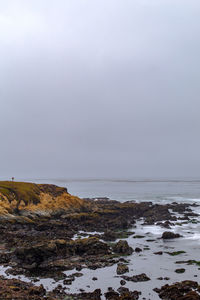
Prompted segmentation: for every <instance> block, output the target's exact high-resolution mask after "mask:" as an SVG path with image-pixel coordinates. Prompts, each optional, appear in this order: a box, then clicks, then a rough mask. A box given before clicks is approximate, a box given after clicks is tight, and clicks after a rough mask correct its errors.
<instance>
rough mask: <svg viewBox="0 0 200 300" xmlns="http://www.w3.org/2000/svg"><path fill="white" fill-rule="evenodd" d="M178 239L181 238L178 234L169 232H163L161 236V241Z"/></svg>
mask: <svg viewBox="0 0 200 300" xmlns="http://www.w3.org/2000/svg"><path fill="white" fill-rule="evenodd" d="M179 237H181V235H180V234H179V233H173V232H171V231H165V232H163V234H162V239H163V240H167V239H175V238H179Z"/></svg>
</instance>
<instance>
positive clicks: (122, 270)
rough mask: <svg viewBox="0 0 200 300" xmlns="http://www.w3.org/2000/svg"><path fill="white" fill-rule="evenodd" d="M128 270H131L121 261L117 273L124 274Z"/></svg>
mask: <svg viewBox="0 0 200 300" xmlns="http://www.w3.org/2000/svg"><path fill="white" fill-rule="evenodd" d="M126 272H129V268H128V266H127V265H125V264H121V263H119V264H118V265H117V274H118V275H121V274H124V273H126Z"/></svg>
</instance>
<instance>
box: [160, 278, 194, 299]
mask: <svg viewBox="0 0 200 300" xmlns="http://www.w3.org/2000/svg"><path fill="white" fill-rule="evenodd" d="M154 291H155V292H157V293H158V294H159V297H160V298H161V299H166V300H200V296H199V294H198V293H197V291H198V283H197V282H195V281H191V280H185V281H182V282H177V283H175V284H172V285H168V284H166V285H164V286H162V287H161V289H157V288H156V289H154Z"/></svg>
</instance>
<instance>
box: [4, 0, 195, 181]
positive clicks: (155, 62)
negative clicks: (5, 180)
mask: <svg viewBox="0 0 200 300" xmlns="http://www.w3.org/2000/svg"><path fill="white" fill-rule="evenodd" d="M0 104H1V105H0V141H1V143H0V154H1V155H0V177H1V178H2V177H5V176H16V177H20V176H21V177H31V176H36V177H44V176H46V177H57V176H58V177H68V178H69V177H111V176H114V177H137V176H144V177H151V176H153V177H159V176H172V177H174V176H187V177H188V176H199V177H200V1H199V0H187V1H185V0H57V1H55V0H28V1H27V0H24V1H23V0H21V1H20V0H0Z"/></svg>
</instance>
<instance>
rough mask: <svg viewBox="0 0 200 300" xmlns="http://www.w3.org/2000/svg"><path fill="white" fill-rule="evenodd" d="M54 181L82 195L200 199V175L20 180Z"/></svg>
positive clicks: (199, 200) (118, 197) (116, 197)
mask: <svg viewBox="0 0 200 300" xmlns="http://www.w3.org/2000/svg"><path fill="white" fill-rule="evenodd" d="M21 180H23V181H31V182H36V183H51V184H56V185H58V186H63V187H66V188H67V189H68V192H69V193H70V194H73V195H76V196H78V197H80V198H97V197H108V198H110V199H112V200H118V201H121V202H125V201H137V202H141V201H152V202H156V203H163V204H164V203H169V202H178V203H180V202H200V179H196V178H195V179H194V178H184V179H179V178H176V179H169V178H164V179H149V178H147V179H146V178H142V179H141V178H135V179H123V178H121V179H115V178H109V179H95V178H92V179H90V178H89V179H87V178H80V179H67V178H30V179H27V178H26V179H24V178H22V179H20V181H21Z"/></svg>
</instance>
